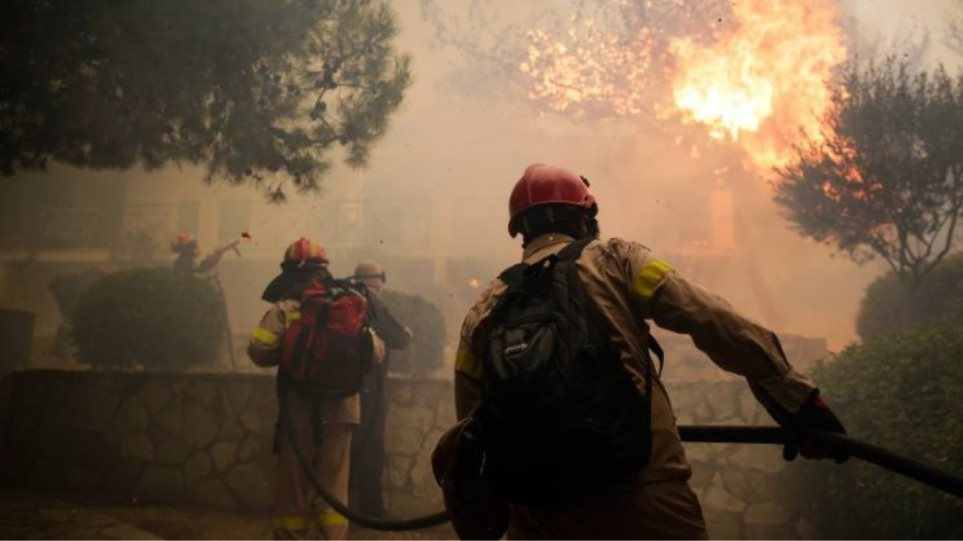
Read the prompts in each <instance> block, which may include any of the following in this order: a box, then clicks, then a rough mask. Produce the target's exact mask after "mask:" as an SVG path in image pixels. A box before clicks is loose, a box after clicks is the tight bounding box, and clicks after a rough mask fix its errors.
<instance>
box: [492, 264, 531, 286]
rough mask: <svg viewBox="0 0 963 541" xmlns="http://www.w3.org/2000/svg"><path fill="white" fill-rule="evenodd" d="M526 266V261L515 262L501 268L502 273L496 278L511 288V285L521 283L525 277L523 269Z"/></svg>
mask: <svg viewBox="0 0 963 541" xmlns="http://www.w3.org/2000/svg"><path fill="white" fill-rule="evenodd" d="M527 268H528V264H527V263H516V264H514V265H512V266H511V267H508V268H507V269H505V270H503V271H502V273H501V274H499V275H498V279H499V280H501V281H502V282H505V285H507V286H508V287H509V289H511V288H512V287H513V286H516V285H518V284H519V283H521V281H522V280H523V279H524V278H525V269H527Z"/></svg>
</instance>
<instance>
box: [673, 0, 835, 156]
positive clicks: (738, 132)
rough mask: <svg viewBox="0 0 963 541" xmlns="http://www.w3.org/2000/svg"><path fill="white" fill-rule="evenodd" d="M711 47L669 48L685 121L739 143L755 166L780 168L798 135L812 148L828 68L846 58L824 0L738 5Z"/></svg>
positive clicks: (826, 105) (823, 111) (824, 109)
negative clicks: (729, 25)
mask: <svg viewBox="0 0 963 541" xmlns="http://www.w3.org/2000/svg"><path fill="white" fill-rule="evenodd" d="M732 9H733V11H732V14H733V17H734V18H735V20H734V26H733V31H731V32H728V33H723V34H721V35H720V37H719V39H718V40H717V41H716V43H713V44H711V45H696V44H694V43H693V42H692V41H690V40H688V39H677V40H673V42H672V43H671V44H670V49H671V53H672V56H673V58H674V61H675V65H676V71H675V74H674V77H673V99H674V104H675V106H676V108H677V109H678V110H679V111H681V112H682V115H683V118H684V119H685V120H687V121H689V122H698V123H701V124H705V125H706V126H708V128H709V133H710V135H711V136H712V137H714V138H717V139H728V140H731V141H738V142H740V144H741V146H742V147H743V148H744V149H745V150H746V152H747V154H748V156H749V158H750V160H751V161H752V162H753V163H754V164H755V165H756V166H758V167H763V168H770V167H776V166H781V165H784V164H786V163H787V162H788V161H789V160H790V159H791V158H792V151H793V144H794V143H796V142H798V141H799V140H800V137H802V138H805V139H808V140H810V141H813V142H816V143H819V142H821V141H822V140H823V138H824V133H825V125H824V121H825V119H826V118H827V115H828V114H830V113H831V109H832V99H831V98H832V89H831V88H830V81H831V79H832V76H833V70H834V69H835V68H836V67H837V66H838V65H839V64H841V63H842V62H843V61H844V60H845V59H846V48H845V46H844V45H843V37H842V33H841V31H840V29H839V27H838V25H837V22H836V21H837V14H836V11H835V9H834V8H833V6H832V5H831V4H830V3H829V2H828V1H827V0H742V1H740V2H736V3H734V4H733V6H732Z"/></svg>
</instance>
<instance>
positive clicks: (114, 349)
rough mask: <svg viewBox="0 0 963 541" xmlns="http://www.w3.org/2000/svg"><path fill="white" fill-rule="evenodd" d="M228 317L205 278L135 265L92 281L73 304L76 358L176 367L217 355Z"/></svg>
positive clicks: (116, 364) (125, 366)
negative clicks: (78, 300) (74, 305)
mask: <svg viewBox="0 0 963 541" xmlns="http://www.w3.org/2000/svg"><path fill="white" fill-rule="evenodd" d="M226 322H227V320H226V317H225V307H224V299H223V296H222V295H221V294H220V292H219V291H218V290H217V288H216V287H215V286H214V285H213V284H212V283H211V281H210V280H209V279H206V278H201V277H198V276H195V275H194V274H191V273H187V272H181V271H175V270H172V269H167V268H152V269H135V270H128V271H122V272H116V273H113V274H110V275H108V276H106V277H104V278H103V279H101V280H100V281H98V282H96V283H95V284H94V285H93V286H91V288H90V289H89V290H88V291H87V292H86V294H85V295H84V296H83V297H82V298H81V299H80V302H79V304H78V305H77V312H76V320H75V322H74V331H73V337H74V340H75V342H76V343H77V348H78V354H79V356H80V360H81V361H82V362H85V363H87V364H90V365H92V366H95V367H98V368H121V369H130V368H136V367H143V368H144V369H145V370H173V371H176V370H182V369H184V368H185V367H187V366H189V365H193V364H200V363H209V362H213V361H214V360H216V356H217V354H218V351H219V349H220V347H221V345H222V341H223V338H224V336H225V334H226V327H227V323H226Z"/></svg>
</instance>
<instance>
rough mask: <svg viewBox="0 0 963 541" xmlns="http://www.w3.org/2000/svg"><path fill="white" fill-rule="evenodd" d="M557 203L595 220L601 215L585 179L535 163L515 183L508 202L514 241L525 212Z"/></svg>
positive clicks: (509, 224) (558, 168) (510, 232)
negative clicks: (587, 213) (519, 219)
mask: <svg viewBox="0 0 963 541" xmlns="http://www.w3.org/2000/svg"><path fill="white" fill-rule="evenodd" d="M553 203H554V204H567V205H575V206H577V207H580V208H583V209H585V210H586V211H588V212H589V213H590V214H591V215H593V216H594V215H595V213H596V212H597V211H598V206H597V204H596V203H595V198H594V197H592V194H591V193H590V192H589V183H588V180H586V179H585V177H582V176H579V175H576V174H575V173H573V172H571V171H569V170H568V169H563V168H561V167H553V166H551V165H545V164H542V163H533V164H532V165H529V166H528V168H526V169H525V173H524V174H523V175H522V178H520V179H518V182H516V183H515V188H514V189H513V190H512V196H511V198H510V199H509V200H508V214H509V220H508V234H509V235H511V236H513V237H514V236H515V235H517V234H518V223H517V221H516V219H517V218H518V217H519V216H520V215H521V214H522V213H523V212H525V211H526V210H528V209H530V208H532V207H536V206H538V205H547V204H553Z"/></svg>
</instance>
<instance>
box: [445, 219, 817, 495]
mask: <svg viewBox="0 0 963 541" xmlns="http://www.w3.org/2000/svg"><path fill="white" fill-rule="evenodd" d="M572 240H573V239H572V238H571V237H567V236H564V235H557V234H549V235H544V236H542V237H539V238H537V239H535V240H534V241H532V242H531V243H530V244H529V246H528V247H526V248H525V251H524V254H523V261H524V262H526V263H533V262H535V261H538V260H540V259H542V258H544V257H547V256H549V255H551V254H553V253H557V252H559V251H560V250H561V249H562V248H564V247H565V246H566V245H567V244H568V243H570V242H572ZM576 268H577V269H578V273H579V276H580V277H581V279H582V282H583V283H584V284H585V288H586V291H587V293H588V295H589V296H590V297H591V298H592V299H593V300H594V301H595V304H596V306H597V307H598V308H599V310H600V311H601V313H602V315H604V316H605V318H606V319H607V320H608V321H609V322H610V324H611V328H612V331H613V334H612V335H611V340H612V343H613V344H616V345H617V346H618V347H619V348H620V349H621V351H622V361H623V362H624V363H625V367H626V369H627V370H628V373H629V374H630V376H631V378H632V379H633V381H634V382H635V384H636V386H637V387H638V388H639V389H640V390H642V391H643V392H644V390H645V379H644V378H645V373H646V370H645V368H644V367H643V365H642V364H641V363H642V362H648V363H649V364H650V367H651V366H652V361H651V359H650V358H649V356H648V353H647V351H646V348H645V340H646V337H647V335H648V331H647V326H646V320H651V321H653V322H655V324H656V325H658V326H659V327H662V328H664V329H667V330H670V331H674V332H677V333H684V334H688V335H689V336H691V337H692V340H693V342H694V343H695V345H696V346H697V347H698V348H699V349H700V350H702V351H703V352H705V353H706V354H707V355H708V356H709V358H710V359H712V360H713V361H714V362H715V363H716V364H718V365H719V366H720V367H722V368H723V369H725V370H727V371H730V372H734V373H736V374H739V375H742V376H745V377H746V379H747V380H748V381H749V384H750V386H751V387H752V389H753V391H754V393H755V394H756V396H757V398H759V400H760V401H762V402H763V403H764V404H767V403H768V404H770V405H772V404H775V405H778V406H781V407H782V408H784V409H786V410H788V411H790V412H795V411H797V410H798V409H799V407H800V406H801V405H802V404H803V402H804V401H805V400H806V399H807V397H808V396H809V395H810V394H811V393H812V391H813V389H814V385H813V382H812V380H810V379H809V378H808V377H806V376H804V375H803V374H800V373H799V372H796V371H795V370H794V369H793V367H792V366H791V365H790V364H789V361H788V360H787V359H786V356H785V355H784V354H783V351H782V347H781V346H780V344H779V340H778V338H776V335H775V334H773V333H772V332H771V331H769V330H767V329H765V328H764V327H762V326H760V325H758V324H756V323H754V322H752V321H750V320H748V319H746V318H744V317H742V316H740V315H739V314H737V313H736V312H735V311H734V310H733V309H732V307H731V306H730V305H729V304H728V303H727V302H726V301H725V300H723V299H722V298H720V297H718V296H717V295H714V294H712V293H710V292H708V291H706V290H704V289H702V288H700V287H698V286H696V285H693V284H690V283H689V282H687V281H686V280H685V279H683V278H682V277H681V276H679V275H678V273H676V272H675V270H674V269H673V268H672V266H671V265H669V264H668V263H666V262H665V261H663V260H661V259H658V258H656V257H655V256H653V255H652V253H651V252H650V251H649V249H648V248H646V247H645V246H642V245H641V244H637V243H634V242H628V241H625V240H621V239H615V238H614V239H610V240H608V241H593V242H591V243H589V244H588V245H587V246H586V247H585V249H584V250H583V251H582V254H581V256H580V257H579V258H578V260H577V261H576ZM505 289H506V286H505V284H504V283H503V282H501V281H500V280H498V279H496V280H495V281H494V282H492V284H491V286H489V288H488V289H487V290H486V291H484V292H483V293H482V295H481V299H480V300H479V301H478V302H477V303H476V304H475V306H474V307H472V308H471V310H470V311H469V312H468V315H467V316H466V318H465V322H464V324H463V326H462V332H461V342H460V344H459V348H458V353H457V357H456V360H455V407H456V411H457V415H458V418H459V419H462V418H464V417H465V416H467V415H468V414H470V413H471V411H472V409H474V407H475V406H476V405H477V403H478V401H479V400H480V393H481V380H482V377H483V374H482V363H481V359H480V356H479V355H478V354H477V353H476V352H477V351H479V349H478V347H477V344H475V343H474V339H475V336H474V335H475V331H476V329H478V327H479V325H480V324H481V323H482V321H483V320H484V319H485V318H486V317H487V316H488V314H489V313H490V312H491V309H492V307H493V305H494V303H495V301H496V300H497V299H498V298H499V297H500V296H501V295H502V294H503V293H504V291H505ZM652 373H655V370H654V369H652ZM652 391H653V395H652V454H651V458H650V459H649V462H648V464H647V465H646V466H645V468H643V470H642V471H641V472H640V474H639V475H640V478H639V480H640V481H643V482H657V481H668V480H685V479H688V478H689V476H690V474H691V468H690V466H689V464H688V462H686V459H685V454H684V452H683V449H682V442H681V440H680V438H679V433H678V429H677V428H676V424H675V416H674V414H673V412H672V406H671V404H670V402H669V397H668V394H667V393H666V390H665V387H664V386H663V385H662V383H661V382H660V381H658V379H656V380H655V381H654V382H653V386H652Z"/></svg>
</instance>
